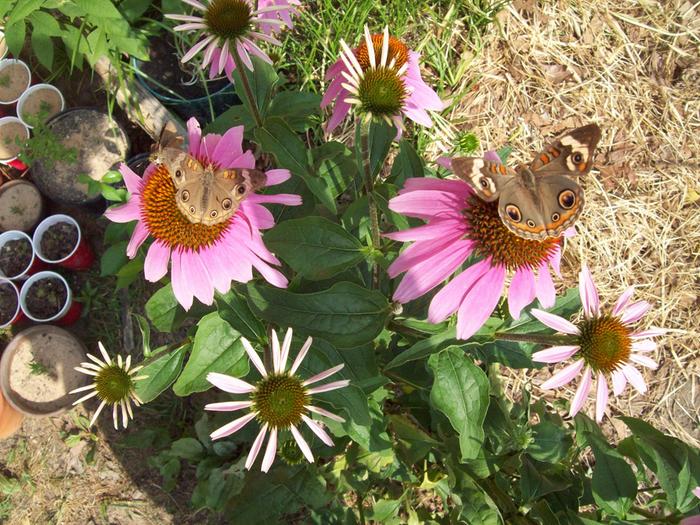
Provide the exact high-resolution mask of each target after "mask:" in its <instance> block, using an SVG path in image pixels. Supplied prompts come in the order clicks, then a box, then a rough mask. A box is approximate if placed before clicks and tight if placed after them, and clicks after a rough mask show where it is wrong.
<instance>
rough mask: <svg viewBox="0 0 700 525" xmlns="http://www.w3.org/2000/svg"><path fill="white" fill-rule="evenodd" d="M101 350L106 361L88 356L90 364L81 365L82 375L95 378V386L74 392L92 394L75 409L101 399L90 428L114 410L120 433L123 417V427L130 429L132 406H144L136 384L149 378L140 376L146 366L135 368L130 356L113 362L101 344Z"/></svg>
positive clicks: (93, 381)
mask: <svg viewBox="0 0 700 525" xmlns="http://www.w3.org/2000/svg"><path fill="white" fill-rule="evenodd" d="M97 346H98V348H99V349H100V353H101V354H102V359H100V358H99V357H95V356H94V355H92V354H87V357H88V359H89V361H87V362H85V363H80V366H77V367H75V369H76V370H77V371H78V372H82V373H83V374H86V375H88V376H90V377H92V383H90V384H89V385H87V386H81V387H80V388H76V389H75V390H71V391H70V393H71V394H79V393H84V392H88V393H87V394H84V395H83V396H82V397H81V398H80V399H78V400H76V401H75V402H74V403H73V405H74V406H75V405H77V404H80V403H82V402H84V401H87V400H88V399H91V398H93V397H95V396H97V399H99V400H100V404H99V406H98V407H97V410H95V413H94V414H93V416H92V419H90V423H89V426H92V425H93V424H94V423H95V421H96V420H97V416H99V415H100V412H102V409H103V408H104V407H105V406H111V407H112V420H113V421H114V428H115V429H119V414H120V413H121V419H122V427H123V428H126V427H127V425H128V424H129V419H133V418H134V413H133V411H132V410H131V403H133V404H134V405H136V406H140V405H141V404H142V401H141V399H139V396H138V395H137V394H136V381H141V380H143V379H146V378H147V376H144V375H136V374H137V373H138V372H139V370H141V369H142V368H143V366H141V365H139V366H133V367H132V366H131V356H130V355H128V356H126V359H122V356H121V355H117V358H116V359H112V358H111V357H110V356H109V354H108V353H107V350H106V349H105V347H104V345H103V344H102V343H97Z"/></svg>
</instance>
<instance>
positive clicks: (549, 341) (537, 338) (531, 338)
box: [493, 332, 578, 346]
mask: <svg viewBox="0 0 700 525" xmlns="http://www.w3.org/2000/svg"><path fill="white" fill-rule="evenodd" d="M493 338H494V339H496V340H499V341H513V342H515V343H536V344H540V345H548V346H559V345H575V344H576V342H577V340H578V338H577V337H576V336H572V335H545V334H511V333H507V332H496V333H495V334H493Z"/></svg>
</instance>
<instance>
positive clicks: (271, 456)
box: [260, 428, 277, 472]
mask: <svg viewBox="0 0 700 525" xmlns="http://www.w3.org/2000/svg"><path fill="white" fill-rule="evenodd" d="M276 452H277V429H276V428H272V429H270V438H269V439H268V440H267V448H266V449H265V455H264V456H263V461H262V465H261V467H260V470H262V471H263V472H267V471H268V470H270V467H271V466H272V462H273V461H274V460H275V453H276Z"/></svg>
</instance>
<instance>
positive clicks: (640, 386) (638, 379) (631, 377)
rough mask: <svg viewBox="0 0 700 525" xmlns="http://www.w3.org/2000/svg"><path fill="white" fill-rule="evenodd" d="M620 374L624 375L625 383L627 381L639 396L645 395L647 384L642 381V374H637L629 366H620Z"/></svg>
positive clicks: (637, 372)
mask: <svg viewBox="0 0 700 525" xmlns="http://www.w3.org/2000/svg"><path fill="white" fill-rule="evenodd" d="M622 373H623V374H625V377H626V378H627V381H629V382H630V384H631V385H632V386H633V387H634V388H636V389H637V391H638V392H639V393H640V394H644V393H646V391H647V384H646V382H645V381H644V377H642V374H640V373H639V370H637V369H636V368H635V367H633V366H631V365H622Z"/></svg>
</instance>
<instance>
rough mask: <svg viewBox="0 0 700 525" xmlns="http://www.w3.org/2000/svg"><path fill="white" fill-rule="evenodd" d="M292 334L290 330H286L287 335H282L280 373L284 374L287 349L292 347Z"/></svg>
mask: <svg viewBox="0 0 700 525" xmlns="http://www.w3.org/2000/svg"><path fill="white" fill-rule="evenodd" d="M292 334H293V331H292V328H291V327H290V328H287V333H286V334H285V335H284V341H282V352H281V354H280V372H284V369H285V368H287V359H288V358H289V348H290V347H291V346H292Z"/></svg>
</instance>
